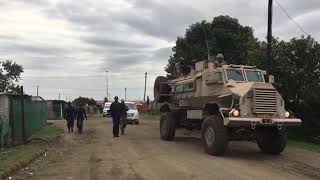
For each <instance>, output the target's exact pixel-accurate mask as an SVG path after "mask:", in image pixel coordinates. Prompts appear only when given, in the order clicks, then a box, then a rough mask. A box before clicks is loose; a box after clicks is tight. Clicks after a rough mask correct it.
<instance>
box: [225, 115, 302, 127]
mask: <svg viewBox="0 0 320 180" xmlns="http://www.w3.org/2000/svg"><path fill="white" fill-rule="evenodd" d="M301 123H302V121H301V119H296V118H288V119H279V118H274V119H262V118H241V117H226V118H224V125H227V126H231V127H237V126H248V127H250V126H251V127H255V126H300V125H301Z"/></svg>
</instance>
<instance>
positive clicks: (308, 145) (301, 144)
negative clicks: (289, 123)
mask: <svg viewBox="0 0 320 180" xmlns="http://www.w3.org/2000/svg"><path fill="white" fill-rule="evenodd" d="M288 144H289V145H290V146H293V147H297V148H301V149H306V150H309V151H312V152H316V153H320V144H316V143H312V142H306V141H303V140H300V139H288Z"/></svg>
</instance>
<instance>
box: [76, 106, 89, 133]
mask: <svg viewBox="0 0 320 180" xmlns="http://www.w3.org/2000/svg"><path fill="white" fill-rule="evenodd" d="M76 118H77V128H78V133H79V134H81V133H82V129H83V121H84V119H86V120H88V119H87V114H86V111H85V110H84V108H83V107H82V105H80V107H79V108H78V110H77V113H76Z"/></svg>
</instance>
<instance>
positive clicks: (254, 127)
mask: <svg viewBox="0 0 320 180" xmlns="http://www.w3.org/2000/svg"><path fill="white" fill-rule="evenodd" d="M256 124H257V122H256V121H251V129H256Z"/></svg>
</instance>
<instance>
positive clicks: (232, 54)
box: [165, 16, 260, 75]
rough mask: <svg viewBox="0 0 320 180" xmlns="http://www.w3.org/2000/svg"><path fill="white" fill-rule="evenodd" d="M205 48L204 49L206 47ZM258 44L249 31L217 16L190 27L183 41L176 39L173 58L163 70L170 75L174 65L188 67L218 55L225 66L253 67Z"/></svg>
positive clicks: (236, 22) (245, 27)
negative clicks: (178, 64)
mask: <svg viewBox="0 0 320 180" xmlns="http://www.w3.org/2000/svg"><path fill="white" fill-rule="evenodd" d="M207 44H208V47H207ZM259 48H260V43H259V42H258V40H257V38H255V37H254V35H253V29H252V28H251V27H248V26H242V25H241V24H240V23H239V21H238V19H235V18H231V17H229V16H218V17H215V18H214V19H213V21H212V22H207V21H202V22H198V23H195V24H192V25H190V27H189V28H188V29H187V30H186V33H185V35H184V37H178V38H177V41H176V46H174V47H173V48H172V51H173V52H174V54H173V55H172V56H171V57H170V59H169V62H168V65H167V66H166V68H165V70H166V71H167V72H168V73H169V74H171V75H174V72H175V64H176V63H178V62H179V63H181V64H182V65H188V64H191V63H192V60H193V59H195V60H196V61H200V60H203V59H207V57H208V49H209V53H210V55H211V56H215V55H217V54H218V53H222V54H223V55H224V57H225V59H226V61H227V62H228V63H234V64H253V63H254V62H255V61H256V58H257V57H256V54H257V53H258V52H259V51H258V50H259Z"/></svg>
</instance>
